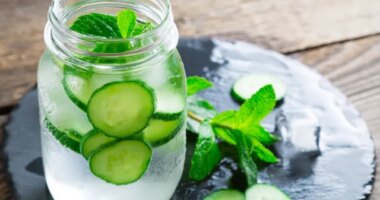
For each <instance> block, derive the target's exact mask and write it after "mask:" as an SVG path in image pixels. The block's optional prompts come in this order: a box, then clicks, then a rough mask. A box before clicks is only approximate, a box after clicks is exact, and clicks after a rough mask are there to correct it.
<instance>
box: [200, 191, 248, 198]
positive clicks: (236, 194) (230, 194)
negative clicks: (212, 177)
mask: <svg viewBox="0 0 380 200" xmlns="http://www.w3.org/2000/svg"><path fill="white" fill-rule="evenodd" d="M204 200H245V196H244V194H243V193H242V192H240V191H238V190H232V189H223V190H218V191H216V192H213V193H212V194H211V195H209V196H207V197H206V198H205V199H204Z"/></svg>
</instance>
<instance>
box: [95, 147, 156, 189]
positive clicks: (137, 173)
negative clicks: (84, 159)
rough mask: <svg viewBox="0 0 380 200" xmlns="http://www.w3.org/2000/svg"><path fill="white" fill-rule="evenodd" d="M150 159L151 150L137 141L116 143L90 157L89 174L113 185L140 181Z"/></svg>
mask: <svg viewBox="0 0 380 200" xmlns="http://www.w3.org/2000/svg"><path fill="white" fill-rule="evenodd" d="M151 158H152V149H151V148H150V147H149V146H148V145H147V144H146V143H144V142H142V141H138V140H123V141H116V142H113V143H110V144H107V145H105V146H104V147H102V148H100V149H98V150H97V151H96V152H95V153H93V154H92V155H91V156H90V169H91V172H92V173H93V174H94V175H95V176H97V177H99V178H101V179H103V180H105V181H107V182H109V183H112V184H115V185H125V184H129V183H133V182H135V181H137V180H138V179H140V177H142V176H143V175H144V173H145V171H146V170H147V168H148V166H149V163H150V160H151Z"/></svg>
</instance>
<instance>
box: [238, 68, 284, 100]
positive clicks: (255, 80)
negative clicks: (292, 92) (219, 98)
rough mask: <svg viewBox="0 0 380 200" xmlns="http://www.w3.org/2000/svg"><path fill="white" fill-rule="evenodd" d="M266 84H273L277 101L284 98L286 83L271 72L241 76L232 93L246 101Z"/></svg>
mask: <svg viewBox="0 0 380 200" xmlns="http://www.w3.org/2000/svg"><path fill="white" fill-rule="evenodd" d="M265 85H272V86H273V89H274V91H275V94H276V100H277V101H279V100H281V99H283V98H284V96H285V92H286V85H285V83H284V82H282V81H281V80H280V79H278V78H276V77H274V76H272V75H269V74H249V75H246V76H243V77H241V78H239V79H238V80H237V81H236V82H235V84H234V85H233V87H232V91H231V94H232V97H233V98H234V99H236V100H237V101H239V102H244V101H245V100H247V99H249V98H251V97H252V95H253V94H255V93H256V92H257V91H258V90H259V89H261V88H262V87H264V86H265Z"/></svg>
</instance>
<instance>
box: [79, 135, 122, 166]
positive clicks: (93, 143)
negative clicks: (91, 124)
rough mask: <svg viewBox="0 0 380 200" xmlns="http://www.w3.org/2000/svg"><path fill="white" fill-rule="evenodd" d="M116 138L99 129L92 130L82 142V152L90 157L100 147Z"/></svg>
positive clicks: (86, 156)
mask: <svg viewBox="0 0 380 200" xmlns="http://www.w3.org/2000/svg"><path fill="white" fill-rule="evenodd" d="M115 140H116V139H115V138H112V137H108V136H106V135H104V134H103V133H102V132H100V131H98V130H92V131H91V132H90V133H88V134H87V135H86V136H85V137H83V138H82V141H81V143H80V152H81V153H82V155H83V156H84V157H85V158H86V159H88V158H89V157H90V155H91V154H92V153H94V152H95V151H96V150H97V149H98V148H99V147H101V146H103V145H105V144H108V143H110V142H113V141H115Z"/></svg>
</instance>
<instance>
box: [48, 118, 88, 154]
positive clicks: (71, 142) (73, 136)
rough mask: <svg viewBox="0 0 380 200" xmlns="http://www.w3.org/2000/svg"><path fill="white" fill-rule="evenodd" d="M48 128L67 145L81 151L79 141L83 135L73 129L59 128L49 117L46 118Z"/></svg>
mask: <svg viewBox="0 0 380 200" xmlns="http://www.w3.org/2000/svg"><path fill="white" fill-rule="evenodd" d="M44 124H45V126H46V128H47V129H48V130H49V131H50V132H51V133H52V134H53V136H54V137H55V138H56V139H57V140H58V141H59V142H60V143H61V144H62V145H63V146H65V147H67V148H69V149H71V150H73V151H75V152H77V153H79V143H80V141H81V138H82V136H81V135H80V134H79V133H77V132H76V131H73V130H67V131H66V130H65V131H62V130H59V129H58V128H57V127H56V126H54V125H53V124H52V123H51V122H50V120H49V119H48V118H45V119H44Z"/></svg>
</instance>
